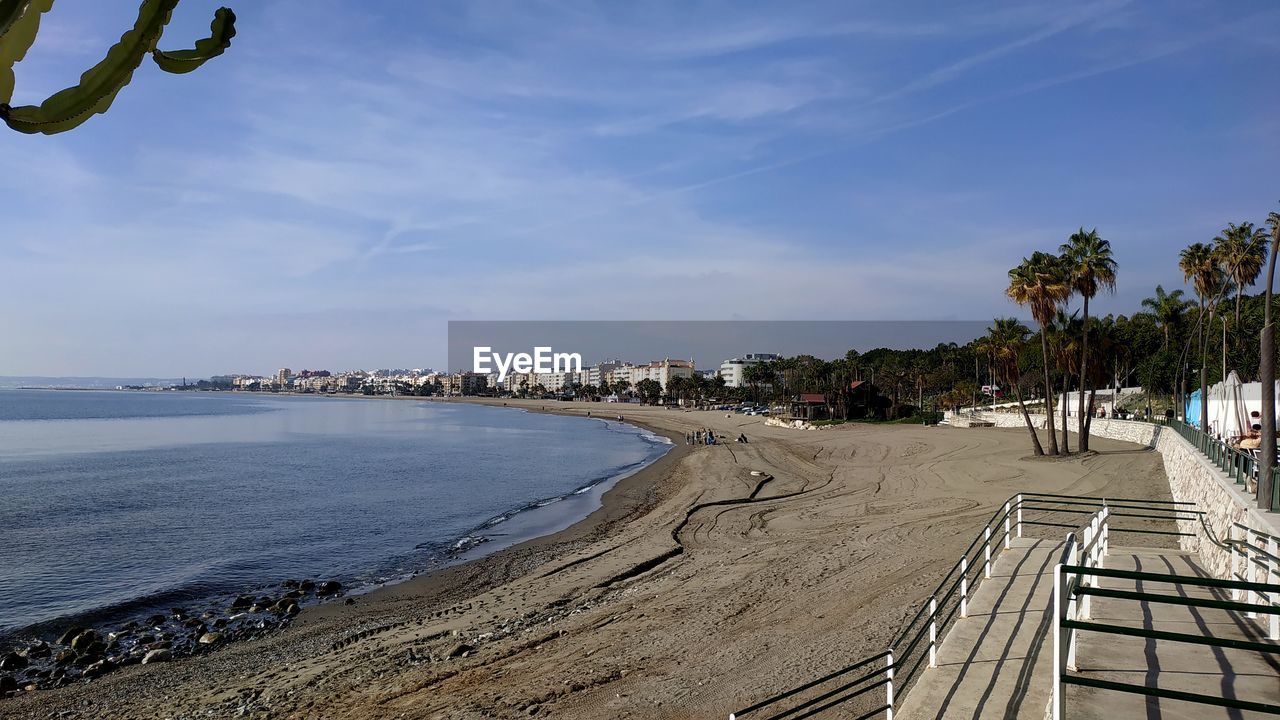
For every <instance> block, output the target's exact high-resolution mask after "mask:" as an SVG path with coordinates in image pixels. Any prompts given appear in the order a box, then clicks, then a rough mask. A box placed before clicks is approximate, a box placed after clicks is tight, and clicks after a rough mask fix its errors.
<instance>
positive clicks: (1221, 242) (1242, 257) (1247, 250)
mask: <svg viewBox="0 0 1280 720" xmlns="http://www.w3.org/2000/svg"><path fill="white" fill-rule="evenodd" d="M1213 243H1214V245H1213V252H1214V254H1215V255H1216V256H1217V258H1218V264H1219V265H1221V266H1222V272H1223V273H1224V274H1226V276H1227V277H1229V278H1231V281H1232V282H1233V283H1235V286H1236V325H1237V326H1239V324H1240V300H1241V296H1242V295H1243V294H1244V290H1245V288H1247V287H1249V286H1250V285H1252V284H1253V283H1254V282H1255V281H1256V280H1257V279H1258V275H1259V274H1260V273H1261V272H1262V266H1263V264H1264V263H1266V261H1267V234H1266V231H1265V230H1263V229H1261V228H1258V229H1257V230H1254V227H1253V223H1250V222H1246V223H1240V224H1239V225H1236V224H1235V223H1230V224H1229V225H1227V228H1226V229H1225V230H1223V231H1222V234H1221V235H1219V236H1218V237H1216V238H1214V239H1213Z"/></svg>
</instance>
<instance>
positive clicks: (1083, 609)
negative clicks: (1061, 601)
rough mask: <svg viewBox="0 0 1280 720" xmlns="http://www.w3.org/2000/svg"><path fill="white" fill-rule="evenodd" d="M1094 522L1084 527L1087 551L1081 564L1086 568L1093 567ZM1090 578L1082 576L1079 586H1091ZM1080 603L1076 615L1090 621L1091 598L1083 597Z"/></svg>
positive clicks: (1091, 521)
mask: <svg viewBox="0 0 1280 720" xmlns="http://www.w3.org/2000/svg"><path fill="white" fill-rule="evenodd" d="M1093 522H1094V521H1093V520H1090V521H1089V524H1088V525H1085V526H1084V549H1085V550H1084V557H1083V558H1081V560H1080V564H1081V565H1084V566H1085V567H1093ZM1090 577H1091V576H1089V575H1081V576H1080V582H1079V583H1078V584H1079V586H1080V587H1084V586H1086V585H1089V579H1090ZM1078 602H1079V604H1078V605H1077V606H1076V614H1077V615H1078V616H1079V617H1080V618H1081V619H1084V620H1088V619H1089V596H1088V595H1084V596H1082V597H1081V598H1080V599H1079V601H1078Z"/></svg>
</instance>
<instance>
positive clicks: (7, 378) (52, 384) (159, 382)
mask: <svg viewBox="0 0 1280 720" xmlns="http://www.w3.org/2000/svg"><path fill="white" fill-rule="evenodd" d="M194 381H195V378H192V379H191V380H190V381H189V382H194ZM181 384H182V378H154V377H150V378H110V377H47V376H42V375H0V388H18V387H30V388H86V389H94V390H97V389H105V388H114V387H116V386H118V385H144V386H160V387H167V386H169V385H181Z"/></svg>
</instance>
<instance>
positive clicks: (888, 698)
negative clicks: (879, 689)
mask: <svg viewBox="0 0 1280 720" xmlns="http://www.w3.org/2000/svg"><path fill="white" fill-rule="evenodd" d="M884 674H885V677H886V678H888V679H889V682H887V683H885V686H884V687H885V705H888V707H887V708H885V711H884V716H885V718H886V720H893V651H892V650H890V651H889V660H888V665H887V666H886V667H885V669H884Z"/></svg>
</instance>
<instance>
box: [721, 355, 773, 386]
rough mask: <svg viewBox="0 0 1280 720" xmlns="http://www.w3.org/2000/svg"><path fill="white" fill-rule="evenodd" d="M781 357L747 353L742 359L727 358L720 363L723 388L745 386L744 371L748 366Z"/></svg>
mask: <svg viewBox="0 0 1280 720" xmlns="http://www.w3.org/2000/svg"><path fill="white" fill-rule="evenodd" d="M780 357H782V356H781V355H778V354H776V353H747V354H746V355H743V356H742V357H736V358H729V359H728V360H725V361H724V362H722V363H720V377H722V378H724V384H725V387H735V388H736V387H742V386H743V385H746V378H745V377H744V372H743V371H744V370H746V368H747V366H748V365H755V364H756V363H762V362H769V361H771V360H777V359H778V358H780Z"/></svg>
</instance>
